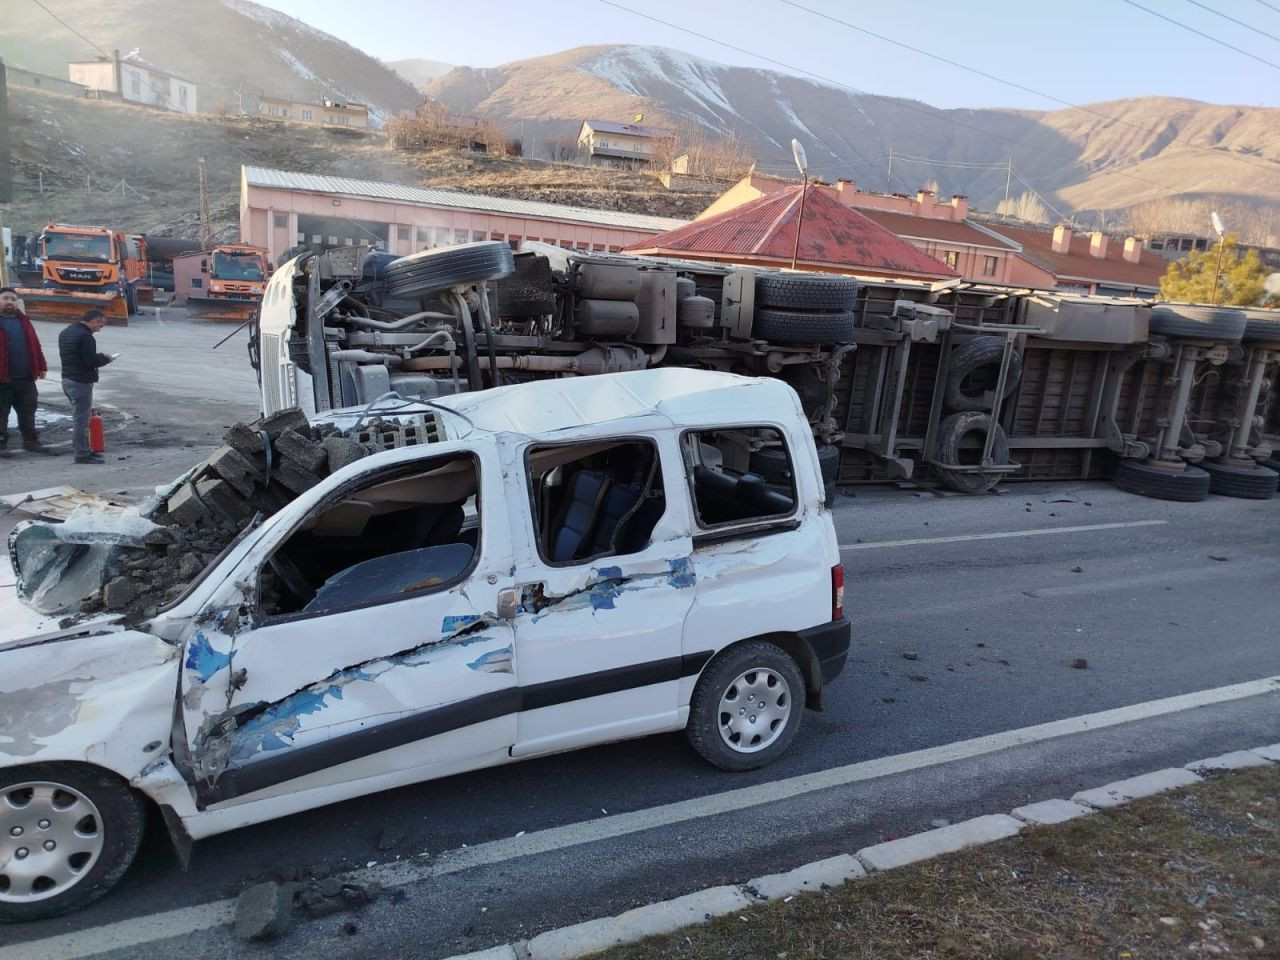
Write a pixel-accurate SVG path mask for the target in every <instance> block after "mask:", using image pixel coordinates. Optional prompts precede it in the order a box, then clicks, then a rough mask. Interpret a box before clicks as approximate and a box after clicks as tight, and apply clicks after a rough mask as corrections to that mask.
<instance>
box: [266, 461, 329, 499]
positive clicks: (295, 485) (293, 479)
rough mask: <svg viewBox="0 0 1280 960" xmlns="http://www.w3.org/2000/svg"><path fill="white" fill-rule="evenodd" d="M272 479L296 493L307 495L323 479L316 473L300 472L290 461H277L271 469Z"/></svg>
mask: <svg viewBox="0 0 1280 960" xmlns="http://www.w3.org/2000/svg"><path fill="white" fill-rule="evenodd" d="M271 478H272V479H273V480H275V481H278V482H279V483H280V485H281V486H283V487H285V488H287V489H289V490H292V491H293V492H294V493H306V492H307V491H308V490H310V489H311V488H312V487H314V486H315V485H316V484H317V483H319V482H320V480H321V479H322V478H320V477H318V476H316V475H315V474H314V473H310V472H308V471H306V470H299V469H298V468H297V467H295V466H294V465H293V464H291V463H290V462H289V461H288V460H278V461H276V464H275V466H274V467H272V468H271Z"/></svg>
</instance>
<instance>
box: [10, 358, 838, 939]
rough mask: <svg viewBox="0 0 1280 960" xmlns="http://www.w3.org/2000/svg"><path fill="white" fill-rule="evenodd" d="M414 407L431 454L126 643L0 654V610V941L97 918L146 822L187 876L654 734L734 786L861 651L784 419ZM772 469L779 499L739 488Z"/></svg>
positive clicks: (659, 386)
mask: <svg viewBox="0 0 1280 960" xmlns="http://www.w3.org/2000/svg"><path fill="white" fill-rule="evenodd" d="M431 406H433V407H434V409H435V411H436V412H437V413H438V414H439V415H440V417H441V418H442V419H443V420H444V421H445V423H446V426H447V437H446V439H444V440H442V441H440V442H434V443H428V444H423V445H419V446H414V447H408V448H404V449H399V450H390V451H386V452H383V453H379V454H375V455H372V456H369V457H367V458H365V459H362V460H359V461H357V462H355V463H352V464H350V465H348V466H347V467H345V468H343V469H341V470H339V471H337V472H335V473H333V474H332V475H331V476H329V477H327V478H326V479H325V480H324V481H323V482H321V483H320V484H319V485H317V486H315V487H313V488H312V489H311V490H309V491H308V492H307V493H305V494H303V495H301V496H299V497H298V498H297V499H296V500H294V501H293V502H291V503H289V504H288V505H287V506H285V507H284V508H283V509H281V510H279V511H278V512H277V513H275V514H274V515H272V516H271V517H269V518H268V519H267V520H266V521H265V522H262V523H260V524H258V525H255V526H251V527H248V528H247V529H246V530H245V531H244V532H243V533H242V534H241V536H240V537H239V538H238V539H237V540H236V541H235V542H234V543H233V544H232V545H231V546H230V547H229V548H228V549H227V550H226V551H225V552H224V554H223V555H222V556H221V557H219V558H218V559H217V560H216V561H215V562H213V563H212V564H211V565H210V566H209V567H208V568H207V569H206V570H205V571H204V573H203V574H202V575H201V576H200V577H199V578H198V579H197V580H196V581H195V582H193V583H192V584H191V586H190V587H189V588H188V589H187V591H186V593H185V594H183V595H182V596H181V597H179V598H178V599H177V600H176V601H174V602H173V603H172V604H170V605H169V606H168V607H166V608H164V609H162V610H160V611H159V612H158V613H157V614H156V615H155V616H154V617H153V618H151V619H150V620H149V621H147V622H145V623H143V624H142V625H141V626H138V627H131V626H128V625H126V624H124V623H122V622H121V621H120V619H119V618H118V617H114V618H113V617H110V616H99V617H97V618H95V619H87V620H86V619H81V620H80V621H79V622H78V623H76V624H75V625H73V626H70V627H69V628H66V629H62V630H57V631H55V632H50V633H44V634H42V635H36V636H32V635H20V636H13V635H12V632H10V633H9V634H8V635H6V634H5V631H11V630H12V625H13V624H17V623H21V622H22V617H21V616H20V615H19V614H20V613H23V612H25V613H27V614H29V613H30V611H23V610H21V609H20V608H19V607H18V604H19V600H18V597H17V590H16V589H15V588H14V587H13V586H5V587H3V597H0V624H2V625H3V626H0V920H9V921H13V920H28V919H35V918H39V917H45V916H51V915H54V914H57V913H61V912H64V911H67V910H70V909H73V908H75V907H79V906H81V905H83V904H85V903H88V902H90V901H91V900H93V899H95V898H96V897H98V896H100V895H102V894H103V893H104V892H105V891H106V890H107V889H109V888H110V887H111V886H112V885H113V884H114V883H115V882H116V881H117V880H118V879H119V878H120V877H121V875H122V874H123V873H124V872H125V870H126V868H127V867H128V865H129V863H130V861H131V860H132V858H133V856H134V854H135V852H136V850H137V848H138V844H139V841H140V838H141V833H142V827H143V823H144V820H145V809H146V807H147V806H148V805H150V804H154V805H155V806H157V807H158V808H159V810H160V811H161V813H162V814H163V818H164V822H165V823H166V825H167V826H168V829H169V831H170V832H171V834H172V835H173V838H174V840H175V842H176V843H177V845H178V847H179V850H180V851H181V852H182V853H183V855H184V857H185V856H186V854H187V853H188V852H189V849H190V844H191V842H192V841H193V840H197V839H200V838H202V837H207V836H210V835H212V834H216V833H219V832H222V831H227V830H233V829H235V828H237V827H242V826H245V825H248V824H253V823H259V822H261V821H264V820H269V819H272V818H274V817H282V816H286V815H288V814H291V813H295V812H297V811H300V810H306V809H309V808H312V807H317V806H321V805H323V804H328V803H333V802H335V801H339V800H345V799H348V798H350V797H355V796H360V795H363V794H368V793H373V792H375V791H378V790H386V789H388V788H392V787H398V786H401V785H404V784H408V783H413V782H416V781H421V780H427V779H431V778H435V777H443V776H449V775H452V774H456V773H459V772H462V771H467V770H474V769H477V768H481V767H487V766H493V765H497V764H501V763H509V762H512V761H514V760H520V759H523V758H525V757H534V756H541V755H544V754H549V753H555V752H557V751H563V750H571V749H574V748H577V747H582V746H587V745H590V744H600V743H605V742H610V741H617V740H623V739H626V738H630V737H640V736H646V735H648V734H652V733H660V732H663V731H672V730H680V729H685V730H687V731H688V736H689V739H690V741H691V742H692V744H693V747H694V748H695V749H696V750H697V751H698V752H699V753H700V754H701V755H702V756H703V757H705V758H706V759H707V760H708V761H710V762H711V763H713V764H715V765H717V766H719V767H722V768H726V769H730V770H746V769H751V768H755V767H759V766H761V765H763V764H765V763H768V762H769V761H771V760H773V759H774V758H775V757H777V756H778V755H779V754H780V753H781V752H782V751H783V750H785V749H786V747H787V745H788V744H789V743H790V742H791V740H792V739H793V738H794V737H795V735H796V731H797V729H798V727H799V724H800V719H801V712H802V708H804V707H806V706H807V707H810V708H820V707H821V704H822V698H823V694H824V689H825V686H826V684H827V683H828V682H830V681H831V680H832V678H834V677H835V676H836V675H837V674H839V672H840V671H841V669H842V667H843V666H844V662H845V657H846V655H847V652H848V648H849V638H850V627H849V623H848V621H847V620H846V619H845V617H844V613H843V610H842V602H843V601H842V594H843V573H842V570H841V567H840V565H839V554H838V548H837V544H836V536H835V530H834V527H833V524H832V520H831V515H830V512H829V511H828V509H827V508H826V507H825V506H824V504H823V484H822V479H821V476H820V473H819V463H818V455H817V451H816V448H815V446H814V441H813V437H812V434H811V432H810V429H809V426H808V424H807V422H806V419H805V416H804V414H803V412H802V410H801V406H800V402H799V399H798V397H797V396H796V394H795V393H794V391H792V390H791V388H790V387H788V386H787V385H785V384H784V383H782V382H780V381H778V380H770V379H750V378H745V377H737V376H732V375H729V374H721V373H710V372H699V371H692V370H680V369H665V370H652V371H641V372H636V373H627V374H618V375H609V376H598V377H582V378H570V379H562V380H546V381H541V382H536V383H528V384H522V385H517V386H509V387H502V388H499V389H495V390H488V391H484V392H480V393H474V394H463V395H459V396H456V397H450V398H446V399H442V400H440V401H437V402H434V403H432V404H431ZM765 447H768V448H770V449H771V450H772V451H774V453H773V456H775V457H777V456H785V457H787V458H788V459H789V461H790V463H789V469H788V470H786V471H782V472H781V475H783V476H784V477H786V479H784V480H782V481H779V480H778V479H777V478H776V477H775V478H774V479H773V480H771V481H770V482H768V483H766V481H765V480H764V479H763V478H762V477H760V476H757V475H755V474H752V473H750V472H748V465H749V463H750V457H751V454H752V453H753V452H757V451H758V450H760V449H763V448H765ZM10 548H11V549H10V553H11V555H12V554H13V553H14V550H13V540H12V539H11V541H10ZM15 566H16V567H18V569H17V570H16V574H17V577H18V581H19V583H20V582H21V578H22V572H23V571H22V570H21V563H18V562H16V561H15ZM13 579H14V578H13V575H12V573H11V572H9V571H0V583H3V584H11V583H12V582H13Z"/></svg>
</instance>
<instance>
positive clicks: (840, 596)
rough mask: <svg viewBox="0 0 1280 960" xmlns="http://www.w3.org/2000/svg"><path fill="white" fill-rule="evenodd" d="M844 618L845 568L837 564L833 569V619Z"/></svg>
mask: <svg viewBox="0 0 1280 960" xmlns="http://www.w3.org/2000/svg"><path fill="white" fill-rule="evenodd" d="M843 617H844V567H842V566H841V565H840V564H838V563H837V564H836V565H835V566H834V567H832V568H831V619H832V620H840V619H842V618H843Z"/></svg>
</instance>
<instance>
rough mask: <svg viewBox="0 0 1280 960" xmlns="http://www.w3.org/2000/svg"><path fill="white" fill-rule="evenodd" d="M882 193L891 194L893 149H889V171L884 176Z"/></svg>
mask: <svg viewBox="0 0 1280 960" xmlns="http://www.w3.org/2000/svg"><path fill="white" fill-rule="evenodd" d="M884 192H885V193H893V147H890V148H889V170H888V172H887V173H886V174H885V175H884Z"/></svg>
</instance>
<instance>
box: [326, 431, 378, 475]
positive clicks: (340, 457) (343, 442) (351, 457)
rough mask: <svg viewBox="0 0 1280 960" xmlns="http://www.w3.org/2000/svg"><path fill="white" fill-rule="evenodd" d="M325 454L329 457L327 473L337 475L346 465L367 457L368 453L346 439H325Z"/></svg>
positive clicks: (352, 441)
mask: <svg viewBox="0 0 1280 960" xmlns="http://www.w3.org/2000/svg"><path fill="white" fill-rule="evenodd" d="M323 443H324V449H325V453H326V454H328V456H329V471H330V472H331V473H337V472H338V471H339V470H341V469H342V468H343V467H345V466H347V465H348V464H351V463H355V462H356V461H357V460H359V459H361V458H362V457H365V456H367V455H368V453H369V451H368V450H366V449H365V448H364V447H362V446H360V444H358V443H356V442H355V441H354V440H352V439H350V438H348V437H325V438H324V441H323Z"/></svg>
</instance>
